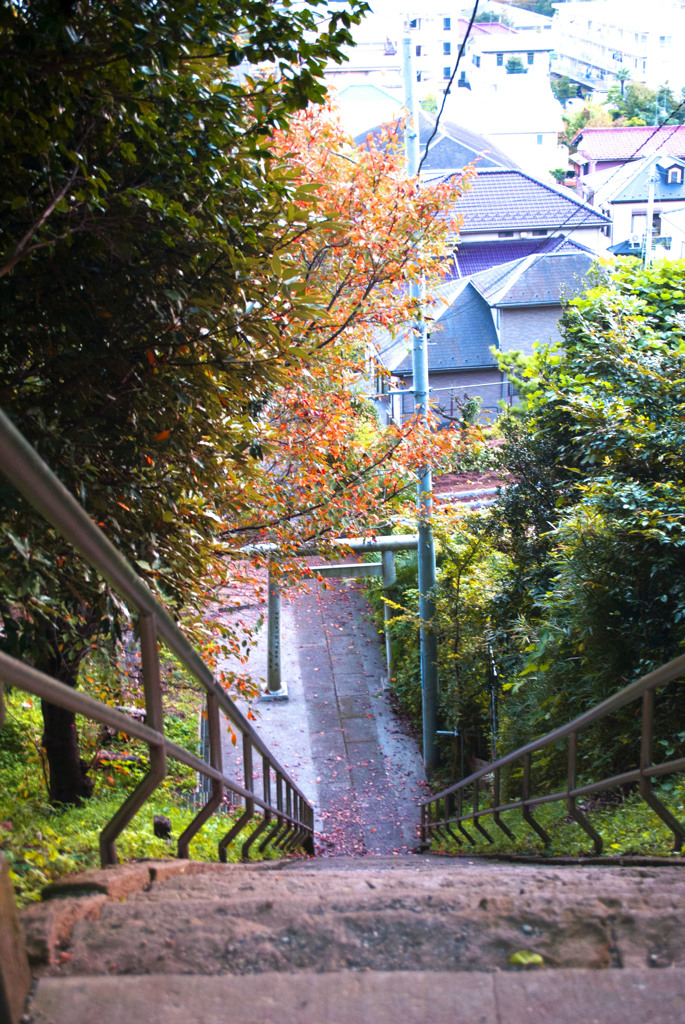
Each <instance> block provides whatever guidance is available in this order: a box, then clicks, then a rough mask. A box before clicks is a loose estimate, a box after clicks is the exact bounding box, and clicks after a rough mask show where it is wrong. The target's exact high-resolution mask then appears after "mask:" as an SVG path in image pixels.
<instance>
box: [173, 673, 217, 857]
mask: <svg viewBox="0 0 685 1024" xmlns="http://www.w3.org/2000/svg"><path fill="white" fill-rule="evenodd" d="M207 733H208V736H209V763H210V764H211V765H212V767H213V768H216V769H217V771H219V772H221V771H222V770H223V764H222V756H221V717H220V715H219V702H218V700H217V698H216V694H214V693H208V694H207ZM210 787H211V788H210V797H209V800H207V802H206V803H205V804H204V806H203V807H202V808H201V809H200V811H199V812H198V813H197V814H196V815H195V817H194V818H193V820H192V821H191V822H190V824H189V825H188V826H187V828H186V829H184V831H183V832H182V833H181V835H180V836H179V837H178V843H177V844H176V855H177V856H178V857H180V858H181V859H183V860H185V859H187V858H188V856H189V851H188V848H189V846H190V843H191V841H192V839H193V838H194V836H196V835H197V833H198V832H199V831H200V829H201V828H202V826H203V825H204V824H205V822H206V821H208V820H209V818H211V816H212V815H213V814H214V812H215V810H216V809H217V807H218V806H219V805H220V803H221V801H222V800H223V798H224V787H223V785H222V783H221V780H220V779H210Z"/></svg>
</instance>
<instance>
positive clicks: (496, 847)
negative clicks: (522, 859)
mask: <svg viewBox="0 0 685 1024" xmlns="http://www.w3.org/2000/svg"><path fill="white" fill-rule="evenodd" d="M654 794H655V796H657V797H658V798H659V799H660V800H661V801H662V803H663V804H665V805H666V807H667V808H668V809H669V810H670V811H671V813H672V814H673V815H675V817H676V818H677V819H678V820H679V821H680V822H681V823H684V824H685V780H683V779H679V780H677V781H667V782H665V783H664V784H663V785H662V786H661V787H659V788H658V789H657V788H656V787H655V788H654ZM464 809H465V811H466V804H465V807H464ZM585 815H586V817H587V818H588V819H589V821H590V823H591V825H592V826H593V827H594V828H595V829H596V831H597V832H598V833H599V835H600V836H601V838H602V841H603V843H604V850H603V854H604V855H605V856H640V857H674V858H678V859H679V858H680V857H681V856H682V854H679V853H677V852H675V851H674V849H673V840H674V837H673V833H672V832H671V831H670V829H668V828H667V827H666V825H665V824H664V823H663V821H661V819H660V818H659V817H658V816H657V815H656V814H655V813H654V811H652V810H651V809H650V808H649V807H648V806H647V804H646V803H645V802H644V801H643V800H642V799H641V798H640V796H639V794H638V793H632V794H630V795H628V796H626V797H625V798H622V799H619V798H617V799H615V800H610V799H607V800H603V801H597V802H595V803H594V804H593V805H591V806H589V807H587V808H586V809H585ZM533 816H534V818H535V820H536V821H537V822H538V823H539V824H540V825H541V826H542V827H543V828H544V829H545V830H546V831H547V832H548V834H549V836H550V840H551V842H550V845H549V846H548V847H545V845H544V843H543V841H542V839H541V838H540V837H539V836H538V835H537V833H536V832H534V831H533V830H532V829H531V828H530V827H529V826H528V825H527V824H526V823H525V822H524V821H523V818H522V817H521V813H520V812H519V811H505V812H504V813H503V814H502V821H503V822H504V823H505V824H506V825H507V826H508V827H509V829H510V831H511V832H513V834H514V839H513V840H512V839H508V838H507V836H506V835H505V834H504V833H503V832H501V831H500V829H499V828H498V827H497V825H496V824H495V823H494V821H493V820H492V818H491V816H489V815H486V816H484V817H482V818H481V821H480V823H481V825H483V826H484V828H485V829H486V830H487V831H488V832H489V833H490V835H491V836H492V838H493V839H494V840H495V842H494V843H489V842H488V841H487V839H485V838H484V837H483V836H481V835H480V834H479V833H478V831H477V830H476V829H475V828H474V827H473V825H472V824H470V823H469V822H465V823H464V825H465V827H466V829H467V831H468V832H469V833H470V834H471V836H472V837H473V839H474V844H473V845H471V843H469V842H468V841H467V840H466V838H465V837H462V838H463V840H464V841H463V845H462V846H458V845H457V844H456V843H455V842H453V841H452V840H450V839H444V840H443V839H434V840H433V842H432V844H431V850H432V851H434V852H440V853H452V854H454V853H461V854H464V853H474V854H478V855H479V856H487V855H488V854H495V853H515V854H523V855H528V856H541V855H544V856H552V857H554V856H579V857H583V856H588V855H592V854H593V853H594V851H593V845H592V840H591V839H590V837H589V836H587V835H586V833H585V832H584V831H583V830H582V829H581V827H580V825H577V824H576V823H575V822H574V821H573V820H572V819H571V818H570V817H569V816H568V814H567V813H566V807H565V806H564V805H563V803H561V802H560V803H558V804H543V805H542V806H540V807H537V808H536V809H535V810H534V811H533ZM452 829H453V831H454V832H456V833H457V834H459V832H458V829H457V828H456V826H452Z"/></svg>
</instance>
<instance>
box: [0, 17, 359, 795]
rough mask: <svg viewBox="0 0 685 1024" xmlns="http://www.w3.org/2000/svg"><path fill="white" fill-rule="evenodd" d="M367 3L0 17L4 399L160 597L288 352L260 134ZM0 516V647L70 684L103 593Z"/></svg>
mask: <svg viewBox="0 0 685 1024" xmlns="http://www.w3.org/2000/svg"><path fill="white" fill-rule="evenodd" d="M365 7H366V5H365V4H364V3H363V2H361V0H350V3H349V4H348V5H347V8H346V9H340V10H339V11H336V12H334V13H327V5H326V4H325V3H324V2H323V0H310V2H309V3H307V4H297V5H295V4H291V3H290V2H288V0H286V2H284V3H283V4H282V5H278V6H275V5H273V4H270V3H266V2H260V0H249V2H248V3H246V4H243V5H240V6H239V7H237V6H236V5H234V4H232V3H228V2H223V0H200V2H195V0H192V2H190V0H182V2H180V3H173V4H172V3H161V4H159V3H156V4H150V3H148V2H146V0H126V2H124V3H121V4H117V5H114V6H113V5H111V4H104V3H100V2H95V3H90V4H88V5H75V4H69V3H67V4H64V3H57V2H52V0H42V2H41V0H39V2H36V3H33V4H30V5H25V4H19V3H6V4H4V5H3V7H2V8H1V9H0V84H1V86H2V95H3V98H4V108H5V110H6V111H7V116H6V117H5V118H3V120H2V122H1V123H0V148H1V149H2V153H3V171H2V190H1V192H0V204H1V206H0V218H1V220H0V223H1V224H2V245H1V248H0V301H1V302H2V308H3V313H4V316H3V321H2V327H1V328H0V352H1V353H2V371H0V395H1V400H2V404H3V405H4V407H5V408H6V409H7V411H8V412H9V414H10V415H11V417H12V418H13V420H14V421H15V422H16V423H17V425H18V426H19V427H20V429H21V430H22V431H23V433H24V434H25V435H26V436H27V437H28V439H29V440H30V441H31V442H32V443H33V444H34V445H35V446H36V448H37V449H38V451H39V453H40V454H41V455H42V456H43V457H44V458H45V459H46V461H47V462H48V463H49V464H50V465H51V466H52V467H53V468H54V469H55V470H56V472H57V473H58V475H59V476H60V477H61V479H62V480H63V481H64V483H65V484H66V485H67V486H68V487H69V488H70V489H71V490H72V491H73V492H74V493H76V494H78V495H79V496H80V497H81V500H82V501H83V503H84V505H85V507H86V509H87V511H88V512H89V514H90V515H91V516H92V517H93V518H94V519H95V520H96V521H97V522H100V523H102V524H104V526H105V528H106V530H107V532H108V533H109V534H110V536H112V537H113V538H114V539H115V540H116V541H117V542H118V543H119V545H120V546H121V548H122V549H123V551H124V553H125V554H126V555H127V556H128V557H129V558H131V559H132V560H133V561H134V562H136V563H137V564H138V566H139V568H140V569H141V571H142V572H143V573H144V574H146V575H147V576H148V578H149V581H150V582H151V584H152V585H153V586H154V587H156V588H157V590H158V592H159V593H160V595H161V596H162V597H163V599H164V600H165V601H166V602H167V603H168V604H169V605H170V606H171V607H176V608H181V607H187V606H189V605H190V606H191V607H192V606H193V605H194V604H197V603H199V602H201V601H202V599H203V596H204V594H205V593H206V591H207V589H208V588H209V587H210V586H211V584H212V579H211V572H210V578H209V579H207V577H206V572H207V568H208V564H209V565H210V566H212V567H213V569H214V570H215V571H216V570H218V566H219V562H218V561H217V551H216V547H215V531H216V522H217V519H218V508H217V506H218V505H219V504H220V501H219V498H220V497H221V496H224V495H225V481H226V479H227V477H229V478H230V476H231V475H232V474H235V473H237V472H239V473H241V474H242V475H243V477H245V478H249V473H250V467H251V466H253V465H254V464H255V462H256V460H257V459H258V457H259V451H257V450H255V449H254V448H253V447H252V441H253V439H254V438H255V436H256V433H257V426H258V421H259V416H260V409H261V408H262V407H263V404H264V402H265V401H266V399H267V398H268V395H269V393H270V391H271V390H272V389H273V388H274V387H275V386H277V385H278V384H279V383H280V381H281V380H282V379H283V374H284V373H285V372H286V369H287V367H288V366H289V365H291V364H292V361H293V359H297V355H296V354H295V353H293V352H292V342H291V340H290V339H289V338H288V339H286V338H284V336H283V333H282V331H281V330H280V328H279V323H280V322H282V320H284V319H286V318H287V319H289V320H292V319H293V318H297V316H298V315H299V309H300V304H301V301H302V300H301V298H300V297H299V295H298V291H297V282H296V281H295V280H294V279H286V278H285V276H284V274H283V272H282V268H281V266H280V263H279V258H278V249H279V247H281V246H283V245H285V244H287V243H288V239H289V238H293V237H296V236H297V235H298V234H299V233H300V232H301V230H302V229H303V227H304V226H306V224H307V222H308V218H309V215H310V214H309V213H308V211H307V207H306V204H305V203H303V202H299V200H302V199H304V196H303V195H301V194H300V193H299V192H298V191H297V190H296V189H295V187H294V185H293V183H292V181H291V178H290V176H289V173H288V170H287V167H286V165H285V164H283V163H278V164H276V163H275V162H274V161H273V160H272V158H271V155H270V152H269V133H270V131H271V129H272V128H273V127H274V126H282V125H285V124H286V123H287V118H288V115H289V113H290V112H291V111H293V110H296V109H298V108H302V107H304V106H306V104H307V103H308V102H309V101H310V100H319V99H321V98H322V97H323V94H324V93H323V90H324V87H323V84H322V82H321V80H320V77H319V76H320V74H321V72H322V70H323V67H324V65H325V63H326V62H327V61H328V60H329V59H333V60H340V59H341V51H340V47H341V46H342V45H343V44H346V43H349V42H351V37H350V33H349V31H348V30H349V26H350V25H351V23H352V22H354V21H357V20H358V19H359V17H360V16H361V14H362V13H363V11H364V9H365ZM319 9H320V10H321V12H322V14H323V15H324V16H325V19H326V20H325V22H324V23H323V24H317V22H318V21H319V19H318V11H319ZM262 62H267V63H268V66H269V68H271V69H275V72H276V73H275V75H274V74H266V73H262V72H260V71H258V70H257V68H258V66H259V65H260V64H261V63H262ZM310 209H311V203H310ZM307 312H308V314H309V315H310V316H311V310H310V309H308V310H307ZM0 513H1V515H2V520H3V531H2V535H3V542H2V545H3V561H4V572H3V579H2V584H0V616H1V618H2V641H1V642H2V646H3V647H4V649H6V650H8V651H9V652H10V653H13V654H24V655H27V654H28V655H29V656H31V657H32V658H33V660H34V663H35V664H36V665H37V666H38V667H40V668H42V669H44V670H46V671H48V672H51V673H52V674H54V675H56V676H57V677H58V678H60V679H62V680H63V681H64V682H66V683H68V684H69V685H75V684H76V681H77V675H78V666H79V663H80V661H81V659H82V657H83V655H84V653H85V652H86V651H87V650H88V649H89V647H90V645H91V643H92V641H93V638H94V637H95V636H97V635H98V634H99V633H102V632H103V631H105V632H106V631H110V632H112V633H114V634H116V632H117V629H118V621H119V612H120V609H119V608H118V606H117V602H116V600H115V598H114V595H113V594H112V593H111V591H109V589H108V588H106V587H105V586H104V585H103V584H102V583H101V582H100V581H98V580H97V579H94V578H93V576H92V574H90V573H89V572H88V571H87V570H86V569H85V567H84V566H82V565H81V564H80V562H79V560H78V559H75V558H74V557H73V554H72V552H71V551H70V550H69V549H68V548H67V546H66V545H64V544H63V543H62V542H61V541H60V540H59V539H58V538H57V537H56V536H55V535H54V533H53V532H52V531H51V530H49V529H46V527H45V525H44V523H42V521H40V520H39V519H38V518H37V517H36V516H35V515H33V513H32V512H31V511H30V510H28V509H27V507H26V506H25V504H24V503H23V502H22V501H21V500H19V498H18V497H17V495H16V493H15V492H14V491H13V490H12V488H10V487H9V486H8V485H7V484H5V483H4V482H3V483H1V484H0ZM20 613H21V614H20ZM44 715H45V735H44V742H45V746H46V749H47V753H48V758H49V761H50V782H51V799H52V800H54V801H55V802H68V801H73V800H74V799H78V798H79V797H81V796H85V795H87V794H88V784H87V781H86V779H85V778H84V775H83V771H82V766H81V765H80V763H79V757H78V744H77V739H76V731H75V729H74V723H73V716H70V715H69V714H67V713H65V712H62V711H60V710H59V709H55V708H52V707H51V706H50V705H47V704H46V705H45V706H44Z"/></svg>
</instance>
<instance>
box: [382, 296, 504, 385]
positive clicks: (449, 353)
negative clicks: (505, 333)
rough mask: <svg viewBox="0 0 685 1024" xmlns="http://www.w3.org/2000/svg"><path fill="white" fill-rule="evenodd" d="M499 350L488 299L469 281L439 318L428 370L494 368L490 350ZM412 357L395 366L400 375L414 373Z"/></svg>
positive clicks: (432, 340)
mask: <svg viewBox="0 0 685 1024" xmlns="http://www.w3.org/2000/svg"><path fill="white" fill-rule="evenodd" d="M493 347H497V331H496V330H495V324H494V321H493V319H492V313H491V311H490V307H489V306H488V304H487V302H486V301H485V299H483V298H482V296H481V295H479V294H478V292H477V291H476V289H475V288H474V287H473V285H472V284H471V283H470V282H467V283H466V285H465V287H463V288H462V289H461V291H459V292H458V294H457V295H456V297H455V298H454V301H453V302H452V303H451V304H450V305H449V306H443V307H442V309H441V310H440V312H439V315H438V316H437V317H436V320H435V326H434V328H433V330H432V331H431V332H430V341H429V343H428V369H429V371H430V372H434V371H436V370H452V369H469V368H473V367H476V366H491V365H493V364H494V359H493V357H492V353H491V352H490V349H491V348H493ZM411 371H412V360H411V354H410V353H408V354H407V355H405V358H404V359H403V360H402V362H401V363H399V364H397V366H396V367H395V372H396V373H398V374H406V373H411Z"/></svg>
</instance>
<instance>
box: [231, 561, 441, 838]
mask: <svg viewBox="0 0 685 1024" xmlns="http://www.w3.org/2000/svg"><path fill="white" fill-rule="evenodd" d="M328 585H329V589H323V588H322V586H321V584H318V583H316V582H314V583H312V584H311V585H310V592H309V593H305V594H299V595H295V596H294V597H293V599H292V600H290V601H288V600H284V601H283V606H282V613H281V624H282V678H283V680H284V681H285V682H286V683H287V685H288V692H289V698H290V699H289V700H288V702H287V703H268V702H259V704H258V705H257V711H258V713H259V721H258V722H257V729H258V730H259V732H260V734H261V735H262V736H263V737H264V740H265V741H266V743H267V744H268V745H269V747H271V749H272V750H273V752H274V754H275V755H276V756H277V757H278V759H279V760H280V761H281V763H282V764H283V766H284V767H285V768H287V769H288V771H289V772H290V773H291V774H292V776H293V778H294V779H295V781H296V782H297V783H298V785H299V786H300V787H301V789H302V790H303V791H304V793H305V795H306V796H307V797H308V798H309V799H310V800H311V801H312V802H313V804H314V806H315V808H316V829H317V832H318V834H319V835H318V852H319V853H320V854H321V855H324V856H326V855H328V856H336V855H342V854H394V853H397V854H399V853H406V852H407V851H409V850H411V849H412V847H414V846H415V845H416V843H417V829H418V824H419V820H420V816H419V811H418V807H417V801H418V800H419V799H420V797H421V795H422V789H423V787H424V785H425V775H424V771H423V764H422V760H421V756H420V753H419V750H418V748H417V745H416V742H415V740H414V739H413V737H412V736H411V735H410V732H409V730H408V729H407V726H406V724H405V723H404V722H403V721H402V720H401V719H399V718H398V717H397V716H396V715H395V714H394V712H393V710H392V708H391V706H390V700H389V694H388V692H387V690H386V689H385V688H384V684H385V676H386V667H385V657H384V653H383V646H382V637H379V635H378V632H377V629H376V626H375V625H374V624H373V622H372V621H371V613H370V609H369V606H368V603H367V602H366V600H365V598H364V596H363V591H361V588H360V585H359V584H358V583H356V582H354V581H343V580H340V581H338V580H335V581H329V584H328ZM248 670H249V671H251V672H252V673H253V674H254V675H255V676H256V677H257V678H264V677H265V676H266V629H264V630H263V632H262V634H261V637H260V642H259V643H258V644H257V646H256V647H255V649H254V650H253V652H252V654H251V656H250V661H249V664H248ZM224 759H225V764H226V766H227V767H228V766H229V765H230V764H231V763H233V764H234V765H235V768H236V769H239V768H240V755H239V750H236V748H234V747H233V746H232V744H231V743H230V739H229V738H228V736H227V739H226V743H225V750H224Z"/></svg>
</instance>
